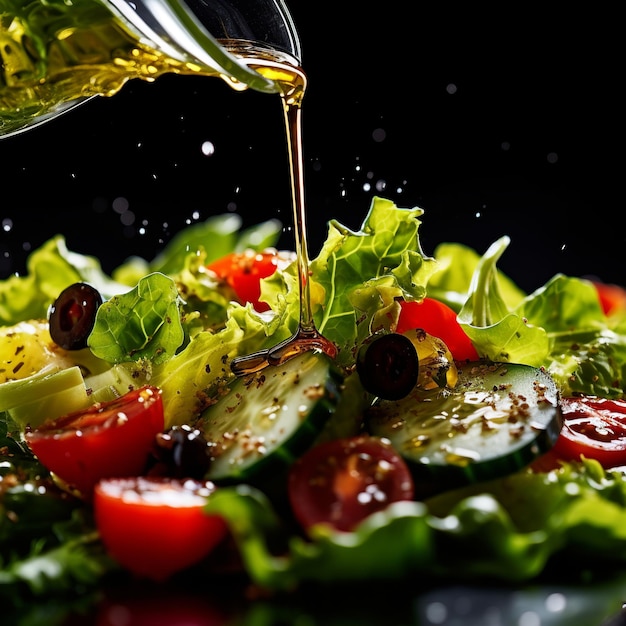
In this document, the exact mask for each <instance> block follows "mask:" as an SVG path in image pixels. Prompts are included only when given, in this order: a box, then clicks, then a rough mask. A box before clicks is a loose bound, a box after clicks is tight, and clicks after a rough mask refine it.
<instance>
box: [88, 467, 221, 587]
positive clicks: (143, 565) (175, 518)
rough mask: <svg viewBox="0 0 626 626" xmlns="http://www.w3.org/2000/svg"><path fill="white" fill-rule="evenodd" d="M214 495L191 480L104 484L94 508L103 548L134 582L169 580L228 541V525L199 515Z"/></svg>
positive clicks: (114, 480)
mask: <svg viewBox="0 0 626 626" xmlns="http://www.w3.org/2000/svg"><path fill="white" fill-rule="evenodd" d="M214 491H215V485H214V484H213V483H212V482H201V481H196V480H192V479H176V478H165V477H145V476H144V477H141V476H139V477H134V478H108V479H103V480H101V481H100V482H99V483H98V484H97V485H96V487H95V489H94V503H93V505H94V518H95V522H96V527H97V529H98V532H99V533H100V537H101V539H102V543H103V544H104V546H105V548H106V549H107V551H108V552H109V554H110V555H111V556H112V557H113V558H114V559H115V560H116V561H117V562H118V563H119V564H120V565H122V566H123V567H125V568H126V569H128V570H129V571H130V572H132V573H133V574H135V575H137V576H138V577H141V578H148V579H151V580H155V581H164V580H167V579H168V578H169V577H171V576H172V575H173V574H175V573H176V572H179V571H182V570H183V569H186V568H187V567H191V566H192V565H195V564H196V563H199V562H200V561H201V560H202V559H204V558H205V557H206V556H207V555H208V554H209V553H210V552H211V551H212V550H213V549H214V548H215V547H216V546H217V545H218V544H219V543H220V542H221V541H222V540H223V539H224V538H225V537H226V535H227V532H228V527H227V526H226V522H225V521H224V520H223V519H222V518H221V517H219V516H217V515H208V514H206V513H205V512H204V511H203V507H204V506H205V504H206V501H207V498H208V497H210V495H211V494H212V493H213V492H214Z"/></svg>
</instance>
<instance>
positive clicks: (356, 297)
mask: <svg viewBox="0 0 626 626" xmlns="http://www.w3.org/2000/svg"><path fill="white" fill-rule="evenodd" d="M422 214H423V210H422V209H420V208H414V209H401V208H398V207H397V206H396V205H395V204H394V203H393V202H391V201H389V200H385V199H383V198H378V197H375V198H374V199H373V200H372V203H371V206H370V210H369V212H368V214H367V216H366V218H365V220H364V222H363V224H362V226H361V228H360V230H359V231H356V232H355V231H352V230H350V229H348V228H346V227H345V226H342V225H341V224H339V223H338V222H337V221H335V220H333V221H331V222H330V224H329V231H328V237H327V239H326V242H325V244H324V245H323V247H322V249H321V251H320V253H319V255H318V257H317V258H316V259H314V260H313V261H312V263H311V282H312V285H313V287H312V293H313V294H314V296H316V297H315V298H312V300H313V302H312V306H313V307H314V310H315V312H316V317H315V320H316V324H317V327H318V329H319V330H320V332H321V333H322V334H323V335H324V336H326V337H327V338H328V339H330V340H331V341H334V342H335V343H336V344H337V346H338V347H339V357H338V358H339V360H340V361H342V360H343V361H346V360H347V359H350V358H353V357H352V356H351V353H352V351H353V349H354V347H355V345H357V344H358V343H359V342H360V341H362V340H363V339H364V338H365V337H367V336H369V335H370V334H371V333H372V332H373V330H374V329H376V328H380V327H389V326H390V324H392V323H393V321H394V320H397V317H398V314H399V306H398V304H397V302H396V301H395V299H396V298H398V297H403V298H406V299H409V300H410V299H418V298H421V297H423V296H424V294H425V291H426V287H425V286H426V283H427V282H428V279H429V277H430V276H431V275H432V273H433V272H434V271H435V266H436V262H435V260H434V259H433V258H431V257H428V256H426V255H425V254H424V253H423V251H422V248H421V245H420V242H419V237H418V230H419V226H420V224H421V222H420V220H419V217H420V216H421V215H422Z"/></svg>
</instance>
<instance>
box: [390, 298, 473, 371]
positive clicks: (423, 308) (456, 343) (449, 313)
mask: <svg viewBox="0 0 626 626" xmlns="http://www.w3.org/2000/svg"><path fill="white" fill-rule="evenodd" d="M400 307H401V311H400V317H399V319H398V327H397V328H396V332H398V333H401V334H402V333H405V332H406V331H408V330H413V329H415V328H422V329H423V330H425V331H426V332H427V333H428V334H429V335H433V336H434V337H438V338H439V339H441V340H442V341H443V342H444V343H445V344H446V346H447V347H448V350H450V352H451V353H452V356H453V357H454V359H455V360H457V361H475V360H476V359H478V353H477V352H476V348H474V345H473V344H472V342H471V341H470V339H469V337H468V336H467V335H466V334H465V331H464V330H463V328H461V326H460V324H459V323H458V321H457V319H456V316H457V314H456V312H455V311H454V310H453V309H451V308H450V307H449V306H448V305H447V304H444V303H443V302H439V300H435V299H434V298H424V299H423V300H422V301H421V302H407V301H405V300H401V301H400Z"/></svg>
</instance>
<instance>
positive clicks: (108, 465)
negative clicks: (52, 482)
mask: <svg viewBox="0 0 626 626" xmlns="http://www.w3.org/2000/svg"><path fill="white" fill-rule="evenodd" d="M163 428H164V418H163V402H162V399H161V392H160V390H159V389H157V388H156V387H151V386H145V387H140V388H138V389H134V390H132V391H129V392H128V393H126V394H125V395H123V396H122V397H120V398H117V399H116V400H112V401H111V402H100V403H96V404H94V405H92V406H91V407H89V408H87V409H84V410H81V411H77V412H74V413H70V414H68V415H65V416H62V417H59V418H57V419H54V420H49V421H47V422H44V423H43V424H42V425H41V426H39V427H38V428H36V429H35V430H32V431H28V432H26V433H25V435H24V436H25V439H26V443H27V444H28V446H29V447H30V449H31V450H32V452H33V454H35V456H36V457H37V458H38V459H39V460H40V461H41V463H42V464H43V465H44V466H45V467H46V468H48V470H50V471H51V472H53V473H54V474H55V475H56V476H57V477H58V478H60V479H61V480H62V481H64V482H65V483H66V484H67V485H68V486H70V487H71V488H73V489H76V490H78V491H79V492H80V493H81V494H82V495H83V496H84V497H85V498H89V497H90V495H91V492H92V490H93V487H94V485H95V484H96V483H97V482H98V480H100V479H101V478H105V477H110V476H133V475H136V474H140V473H141V472H142V471H143V470H144V468H145V466H146V463H147V461H148V458H149V456H150V452H151V450H152V447H153V445H154V441H155V437H156V435H157V433H160V432H161V431H162V430H163Z"/></svg>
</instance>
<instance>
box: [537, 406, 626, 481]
mask: <svg viewBox="0 0 626 626" xmlns="http://www.w3.org/2000/svg"><path fill="white" fill-rule="evenodd" d="M561 409H562V412H563V419H564V421H563V428H562V429H561V432H560V433H559V437H558V439H557V440H556V443H555V444H554V447H553V448H552V449H551V450H550V451H549V452H548V453H547V454H546V455H544V456H543V457H540V458H539V459H538V460H537V461H536V462H535V463H534V464H533V468H534V469H536V470H538V471H547V470H549V469H552V468H553V467H558V465H559V463H558V461H559V459H560V460H563V461H579V460H580V457H581V455H582V456H584V457H585V458H587V459H595V460H597V461H598V462H599V463H600V464H601V465H602V466H603V467H605V468H609V467H617V466H620V465H626V400H609V399H605V398H597V397H592V396H581V397H566V398H561Z"/></svg>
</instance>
